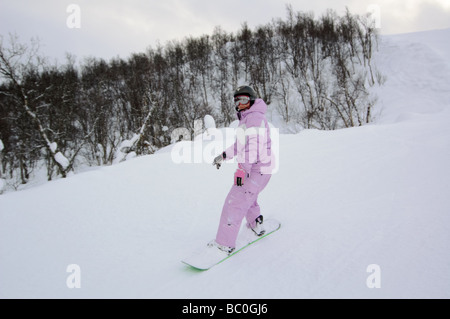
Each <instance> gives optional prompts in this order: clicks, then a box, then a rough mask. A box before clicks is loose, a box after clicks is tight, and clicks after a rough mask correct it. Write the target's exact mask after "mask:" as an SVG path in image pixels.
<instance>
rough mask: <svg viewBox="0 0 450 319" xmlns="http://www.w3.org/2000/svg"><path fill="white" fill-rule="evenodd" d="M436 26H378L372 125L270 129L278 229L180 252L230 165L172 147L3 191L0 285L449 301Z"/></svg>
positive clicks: (202, 238)
mask: <svg viewBox="0 0 450 319" xmlns="http://www.w3.org/2000/svg"><path fill="white" fill-rule="evenodd" d="M449 38H450V29H447V30H436V31H431V32H426V33H415V34H406V35H397V36H384V37H382V43H381V44H380V49H379V53H378V54H377V56H376V59H377V65H378V67H379V69H381V71H382V72H383V73H384V74H385V75H386V76H387V81H386V84H385V85H384V86H383V87H381V88H379V89H377V90H378V92H377V94H378V96H379V104H378V105H379V106H380V110H381V112H380V115H379V118H378V122H377V124H372V125H367V126H364V127H358V128H351V129H343V130H338V131H332V132H329V131H327V132H325V131H317V130H305V131H302V132H301V133H299V134H295V135H281V136H280V143H279V147H280V165H279V171H278V172H277V173H276V174H275V175H274V176H273V177H272V180H271V182H270V183H269V185H268V187H267V188H266V189H265V190H264V192H263V193H262V194H261V196H260V205H261V208H262V210H263V214H264V215H265V217H266V218H270V217H274V218H276V219H278V220H279V221H280V222H281V223H282V224H283V228H282V229H281V230H280V231H279V232H277V233H276V234H274V235H273V236H271V237H270V238H268V239H267V240H264V241H262V242H258V243H255V244H254V245H253V246H252V247H251V248H249V249H247V250H246V251H245V252H243V253H242V254H237V255H236V256H234V257H233V258H232V259H230V260H229V261H227V262H226V263H222V264H219V265H217V266H216V267H214V269H212V270H211V271H207V272H203V273H198V272H193V271H191V270H190V269H189V268H188V267H187V266H185V265H183V264H181V262H180V259H181V258H182V257H183V256H185V255H186V253H189V252H190V251H193V250H194V249H196V247H199V246H201V245H206V243H207V242H208V241H209V240H211V239H212V238H214V236H215V233H216V230H217V225H218V221H219V217H220V211H221V208H222V204H223V201H224V199H225V196H226V194H227V192H228V190H229V187H230V186H231V184H232V175H233V172H234V169H235V164H232V163H231V164H226V165H223V166H222V167H221V169H220V170H219V171H218V170H216V169H215V168H214V167H213V166H212V165H211V164H210V163H203V164H175V163H174V162H173V161H172V158H171V148H170V147H169V148H167V149H164V150H161V151H160V152H158V153H157V154H155V155H151V156H143V157H139V158H134V159H132V160H129V161H126V162H123V163H120V164H117V165H113V166H110V167H102V168H99V169H95V170H93V171H89V172H85V173H80V174H76V175H74V176H70V177H69V178H67V179H61V180H56V181H53V182H50V183H45V184H44V185H41V186H38V187H34V188H30V189H27V190H23V191H19V192H13V193H7V194H3V195H1V196H0V298H450V289H449V288H450V254H449V253H448V247H449V246H450V209H449V208H450V198H449V196H448V194H450V166H449V163H450V125H449V124H450V89H449V88H448V83H450V59H449V57H450V48H449V45H448V44H446V43H448V41H447V40H448V39H449ZM208 121H209V122H211V119H209V120H208ZM274 124H275V126H277V124H278V123H274ZM210 126H211V125H210ZM183 143H186V142H183ZM205 143H209V141H205ZM205 145H206V144H205ZM73 264H75V265H78V266H79V269H80V271H81V272H80V277H79V279H80V283H81V285H80V288H72V289H71V288H68V285H67V280H68V277H69V275H70V272H67V269H68V266H69V265H73ZM370 265H377V266H378V267H379V268H378V269H379V270H380V273H379V279H380V282H379V283H380V288H369V287H368V284H367V281H368V278H369V276H370V275H371V272H370V271H368V269H369V270H370V269H372V268H370V267H369V266H370Z"/></svg>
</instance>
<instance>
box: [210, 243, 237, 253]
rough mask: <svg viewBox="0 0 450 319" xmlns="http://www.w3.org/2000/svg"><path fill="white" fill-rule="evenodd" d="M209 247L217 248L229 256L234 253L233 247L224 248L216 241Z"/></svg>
mask: <svg viewBox="0 0 450 319" xmlns="http://www.w3.org/2000/svg"><path fill="white" fill-rule="evenodd" d="M208 247H215V248H217V249H219V250H221V251H223V252H224V253H226V254H227V255H231V253H232V252H233V251H234V248H233V247H228V246H223V245H220V244H218V243H217V242H216V241H215V240H212V241H211V242H209V243H208Z"/></svg>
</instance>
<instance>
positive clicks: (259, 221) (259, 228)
mask: <svg viewBox="0 0 450 319" xmlns="http://www.w3.org/2000/svg"><path fill="white" fill-rule="evenodd" d="M255 223H256V225H255V227H253V228H251V229H252V230H253V232H254V233H255V234H256V236H258V237H260V236H262V235H264V234H265V232H266V230H265V229H264V226H263V216H262V215H259V216H258V217H257V218H256V219H255Z"/></svg>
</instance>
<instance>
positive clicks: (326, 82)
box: [0, 7, 382, 184]
mask: <svg viewBox="0 0 450 319" xmlns="http://www.w3.org/2000/svg"><path fill="white" fill-rule="evenodd" d="M0 40H1V42H0V75H1V76H2V82H1V84H0V140H1V141H2V142H3V145H4V147H3V150H2V151H1V153H2V154H1V157H0V160H1V163H0V164H1V167H0V178H6V179H8V180H11V181H15V183H16V184H20V183H26V182H27V181H28V180H29V178H30V176H31V175H32V173H33V171H34V170H36V168H38V167H42V166H43V165H45V167H46V171H47V177H48V179H49V180H50V179H52V178H53V177H55V176H57V175H61V176H63V177H65V176H67V174H68V173H69V172H70V171H72V170H74V168H76V167H79V166H84V165H106V164H110V163H113V162H114V161H118V160H120V159H122V158H124V155H126V154H129V153H130V152H133V153H135V154H137V155H141V154H148V153H152V152H154V151H155V150H157V149H159V148H161V147H164V146H166V145H168V144H170V143H172V142H174V141H173V140H172V136H171V132H173V131H174V130H175V129H176V128H179V127H183V128H187V129H188V130H189V131H190V132H192V134H194V123H195V122H196V121H197V120H199V119H203V118H204V116H205V115H206V114H211V115H213V116H214V118H215V119H216V123H218V125H228V124H229V123H230V122H231V121H233V120H234V119H235V116H234V109H233V107H232V103H231V100H232V92H233V91H234V89H235V88H236V87H237V86H238V85H240V84H244V83H245V84H250V85H252V86H253V87H254V88H255V90H256V91H257V93H258V94H259V95H260V96H261V98H263V99H264V100H265V101H266V102H267V104H268V105H269V106H271V107H273V108H274V109H276V110H277V112H278V113H279V114H281V116H282V117H283V118H284V120H285V121H286V122H295V123H298V124H299V125H301V127H303V128H318V129H337V128H342V127H351V126H357V125H363V124H365V123H368V122H370V121H371V120H372V111H373V106H374V103H375V97H374V96H372V95H371V94H370V88H371V87H372V86H374V85H379V84H381V83H382V76H381V75H380V74H379V73H378V72H377V70H376V67H375V65H374V64H373V60H372V54H373V52H374V51H375V50H376V45H377V36H376V30H375V28H374V26H373V25H372V24H371V21H370V19H368V18H367V17H362V16H357V15H352V14H350V12H348V11H347V13H346V14H345V15H344V16H342V17H339V16H338V15H336V13H334V12H333V11H329V12H327V13H326V14H325V15H323V16H321V17H320V18H314V16H313V15H312V14H308V13H302V12H294V11H293V10H292V9H291V8H290V7H288V9H287V18H286V19H284V20H283V19H279V20H274V21H272V22H271V23H268V24H266V25H262V26H259V27H256V28H255V29H254V30H251V29H250V28H249V27H248V25H247V24H243V25H242V27H241V29H240V30H239V31H238V32H237V33H236V34H232V33H227V32H226V31H224V30H223V29H221V28H220V27H217V28H216V29H215V31H214V32H213V34H212V35H204V36H201V37H188V38H185V39H184V40H183V41H172V42H169V43H167V44H166V45H165V46H158V47H157V48H151V47H150V48H149V49H148V50H147V51H146V52H145V53H136V54H132V55H131V56H130V57H129V58H128V59H121V58H115V59H111V60H110V61H105V60H103V59H99V58H89V59H85V60H84V61H83V62H81V63H79V64H78V65H77V64H76V62H75V59H74V58H73V57H71V56H70V55H69V56H68V58H67V61H66V63H65V64H64V65H50V64H48V63H46V62H45V59H42V58H41V57H40V56H39V52H38V46H39V43H37V42H35V41H31V43H29V44H24V43H20V41H19V39H18V38H17V37H15V36H10V38H4V37H2V38H1V39H0Z"/></svg>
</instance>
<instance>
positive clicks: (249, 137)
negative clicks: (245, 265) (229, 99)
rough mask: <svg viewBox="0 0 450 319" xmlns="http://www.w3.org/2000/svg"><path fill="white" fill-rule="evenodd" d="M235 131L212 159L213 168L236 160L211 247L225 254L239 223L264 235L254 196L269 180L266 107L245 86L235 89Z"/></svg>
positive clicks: (231, 244)
mask: <svg viewBox="0 0 450 319" xmlns="http://www.w3.org/2000/svg"><path fill="white" fill-rule="evenodd" d="M234 99H235V104H236V110H237V111H238V113H237V115H238V118H239V128H238V129H237V132H236V142H235V143H234V145H232V146H231V147H229V148H228V149H227V150H226V151H225V152H223V153H222V154H221V155H219V156H217V157H216V158H215V159H214V163H213V164H215V165H216V166H217V168H219V167H220V164H221V163H222V161H223V160H229V159H232V158H234V157H236V158H237V162H238V169H237V170H236V173H235V175H234V185H233V186H232V187H231V190H230V192H229V193H228V196H227V197H226V199H225V203H224V205H223V209H222V215H221V217H220V223H219V228H218V231H217V235H216V240H215V243H214V245H215V246H217V247H218V248H219V249H221V250H225V251H226V252H227V253H231V252H232V251H233V249H234V248H235V246H236V238H237V236H238V233H239V229H240V226H241V222H242V220H243V219H244V217H245V218H246V221H247V227H249V228H251V229H253V230H254V231H255V233H256V234H257V235H258V236H260V235H262V234H263V233H264V230H263V219H262V216H261V211H260V207H259V205H258V201H257V199H258V195H259V193H260V192H261V191H262V190H263V189H264V188H265V187H266V185H267V183H268V182H269V180H270V178H271V176H272V175H271V169H272V167H273V159H272V152H271V139H270V128H269V124H268V122H267V119H266V116H265V113H266V110H267V105H266V103H265V102H264V101H263V100H262V99H259V98H257V95H256V93H255V92H254V90H253V89H252V88H250V87H248V86H242V87H239V88H238V89H237V90H236V92H235V94H234Z"/></svg>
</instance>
